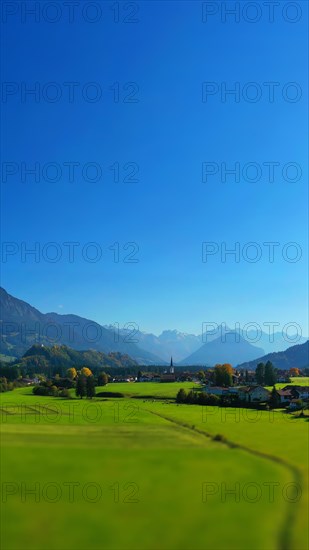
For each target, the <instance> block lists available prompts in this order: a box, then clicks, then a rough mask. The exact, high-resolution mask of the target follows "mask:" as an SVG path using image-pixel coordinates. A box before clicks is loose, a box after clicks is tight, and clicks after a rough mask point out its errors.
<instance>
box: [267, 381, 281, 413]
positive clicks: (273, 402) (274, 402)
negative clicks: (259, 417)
mask: <svg viewBox="0 0 309 550" xmlns="http://www.w3.org/2000/svg"><path fill="white" fill-rule="evenodd" d="M269 404H270V406H271V407H272V408H273V409H276V408H277V407H279V405H280V397H279V395H278V393H277V390H276V388H275V386H274V387H273V389H272V391H271V394H270V398H269Z"/></svg>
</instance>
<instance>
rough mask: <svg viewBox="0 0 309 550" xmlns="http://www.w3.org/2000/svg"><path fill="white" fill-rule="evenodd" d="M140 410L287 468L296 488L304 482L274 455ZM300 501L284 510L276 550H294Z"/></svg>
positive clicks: (290, 504)
mask: <svg viewBox="0 0 309 550" xmlns="http://www.w3.org/2000/svg"><path fill="white" fill-rule="evenodd" d="M141 408H143V410H145V411H147V412H149V413H151V414H154V415H155V416H159V417H160V418H164V420H167V421H168V422H171V423H172V424H176V425H177V426H180V427H182V428H184V429H186V430H190V431H193V432H195V433H198V434H200V435H202V436H204V437H207V438H208V439H211V440H212V441H215V442H216V443H221V444H222V445H225V446H226V447H229V448H230V449H238V450H241V451H245V452H246V453H249V454H251V455H253V456H255V457H259V458H262V459H264V460H269V461H271V462H275V463H276V464H280V465H281V466H284V467H285V468H287V469H288V470H289V472H290V473H291V474H292V477H293V483H295V484H297V486H299V487H301V488H302V483H303V481H304V480H303V476H302V473H301V471H300V470H299V469H298V468H297V467H296V466H294V465H293V464H290V463H289V462H288V461H286V460H284V459H283V458H280V457H278V456H276V455H272V454H270V453H264V452H262V451H258V450H255V449H251V447H247V446H246V445H242V444H240V443H235V442H234V441H230V440H229V439H227V438H225V437H224V439H222V438H220V439H219V438H218V439H217V438H216V435H214V434H211V433H209V432H206V431H204V430H200V429H199V428H196V427H195V426H192V425H190V424H187V423H186V422H181V421H180V420H176V419H175V418H171V417H170V416H166V415H164V414H161V413H158V412H155V411H152V410H151V409H147V408H144V407H141ZM300 501H301V499H299V500H298V501H297V502H291V503H288V506H287V508H286V514H285V517H284V519H283V522H282V526H281V528H280V531H279V534H278V541H277V548H278V550H295V549H293V545H292V533H293V529H294V527H295V523H296V517H297V513H298V510H299V508H300Z"/></svg>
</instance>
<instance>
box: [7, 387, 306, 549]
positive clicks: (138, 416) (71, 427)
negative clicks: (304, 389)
mask: <svg viewBox="0 0 309 550" xmlns="http://www.w3.org/2000/svg"><path fill="white" fill-rule="evenodd" d="M178 386H180V387H186V389H190V388H192V386H193V384H192V383H191V384H190V383H186V384H181V383H180V384H179V385H178V384H177V383H175V384H157V383H153V384H152V383H140V384H110V385H108V386H107V387H106V388H105V389H106V390H107V391H121V392H125V393H126V394H128V395H132V396H137V395H140V396H146V395H148V396H150V395H153V396H155V397H156V398H157V399H155V400H153V399H151V398H141V399H139V400H137V399H130V398H129V397H128V398H122V399H103V398H101V399H99V398H96V399H94V400H92V401H91V402H90V401H87V400H85V399H83V400H77V399H71V400H61V399H57V398H50V397H37V396H33V395H32V394H31V390H32V388H21V389H18V390H15V391H13V392H8V393H5V394H1V412H2V422H1V443H2V445H1V446H2V453H1V489H2V512H1V547H2V548H3V549H5V550H6V549H7V550H21V549H22V548H24V549H29V550H30V549H35V550H39V549H40V550H41V549H42V548H44V549H47V550H56V549H57V550H67V549H70V550H71V549H72V550H73V549H74V550H84V549H88V548H89V549H91V550H92V549H93V550H94V549H95V550H99V549H101V548H104V549H107V550H109V549H111V550H126V549H128V550H135V549H136V550H174V549H175V550H176V549H177V550H187V549H190V550H191V549H192V550H195V549H196V550H208V549H209V550H227V549H229V550H230V549H231V550H238V549H239V550H247V549H249V548H250V550H305V549H307V547H308V540H307V528H306V521H307V512H308V491H307V487H308V485H307V483H308V478H307V467H308V464H307V460H308V426H309V424H308V421H307V419H302V418H297V417H296V416H295V415H286V414H284V413H282V412H280V411H275V412H273V413H269V412H266V411H265V412H264V411H253V410H250V411H249V410H246V409H237V410H236V409H235V410H234V409H220V408H218V407H200V406H195V405H177V404H175V403H173V402H170V401H164V399H161V400H159V399H158V397H160V396H162V397H173V396H175V395H176V393H177V391H178V389H179V387H178ZM120 388H121V389H120ZM97 391H104V389H103V388H98V389H97ZM218 434H220V438H219V439H221V440H220V441H216V439H218V437H217V438H215V436H217V435H218ZM270 487H272V488H273V491H274V494H273V495H272V494H271V490H270ZM299 487H300V488H301V491H302V494H301V495H300V491H299ZM29 489H32V490H34V489H35V491H36V494H28V493H27V490H29ZM229 490H232V492H230V493H229ZM233 491H234V493H233Z"/></svg>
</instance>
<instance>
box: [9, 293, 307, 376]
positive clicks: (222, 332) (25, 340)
mask: <svg viewBox="0 0 309 550" xmlns="http://www.w3.org/2000/svg"><path fill="white" fill-rule="evenodd" d="M256 336H257V335H256V332H255V331H254V330H251V331H246V332H244V331H242V330H241V329H237V330H232V329H229V328H228V327H226V326H225V325H223V324H222V325H219V326H218V327H217V330H213V331H210V330H209V331H208V332H206V333H204V334H200V335H195V334H188V333H185V332H180V331H178V330H164V331H163V332H162V333H161V334H160V335H159V336H156V335H155V334H151V333H146V332H143V331H140V330H136V329H135V328H134V326H133V327H131V326H128V327H127V328H124V329H121V328H120V329H119V330H118V329H115V326H112V325H100V324H99V323H96V322H95V321H91V320H90V319H86V318H84V317H80V316H78V315H74V314H66V315H60V314H59V313H54V312H51V313H41V312H40V311H39V310H38V309H36V308H35V307H33V306H31V305H30V304H28V303H27V302H24V301H23V300H20V299H18V298H15V297H13V296H11V295H10V294H8V293H7V292H6V291H5V290H4V289H3V288H1V287H0V353H1V354H3V355H5V356H10V357H21V356H22V355H23V354H24V353H25V352H26V351H27V350H28V349H29V348H30V347H31V346H32V345H33V344H44V345H46V346H52V345H53V344H58V345H65V346H68V347H71V348H73V349H75V350H79V351H83V350H85V349H91V350H94V351H99V352H103V353H110V352H120V353H122V354H126V355H129V356H130V357H132V359H134V360H135V361H137V362H138V363H139V364H141V365H142V364H144V365H166V364H168V363H169V361H170V357H171V356H173V359H174V363H175V364H179V365H180V366H185V365H190V364H191V365H193V364H196V365H204V366H212V365H214V364H215V363H218V362H228V363H231V364H232V365H233V366H236V365H238V364H239V363H244V362H249V361H252V360H255V359H257V358H259V357H261V356H263V355H264V354H265V353H270V352H276V351H280V352H282V351H284V350H286V349H287V348H288V347H289V346H290V345H291V336H289V338H287V336H286V335H285V334H283V333H282V332H277V333H275V334H274V335H273V337H272V339H271V338H270V337H269V336H268V335H267V334H266V333H265V332H261V333H260V334H259V335H258V336H259V339H257V338H256ZM306 340H307V339H306V338H304V337H300V338H299V340H298V343H302V342H305V341H306Z"/></svg>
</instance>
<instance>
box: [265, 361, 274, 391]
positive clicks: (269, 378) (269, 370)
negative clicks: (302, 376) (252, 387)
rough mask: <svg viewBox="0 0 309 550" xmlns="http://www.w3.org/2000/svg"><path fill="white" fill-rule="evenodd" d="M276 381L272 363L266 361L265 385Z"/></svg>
mask: <svg viewBox="0 0 309 550" xmlns="http://www.w3.org/2000/svg"><path fill="white" fill-rule="evenodd" d="M276 382H277V375H276V371H275V369H274V366H273V364H272V363H271V362H270V361H267V363H266V365H265V385H266V386H273V385H274V384H275V383H276Z"/></svg>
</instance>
